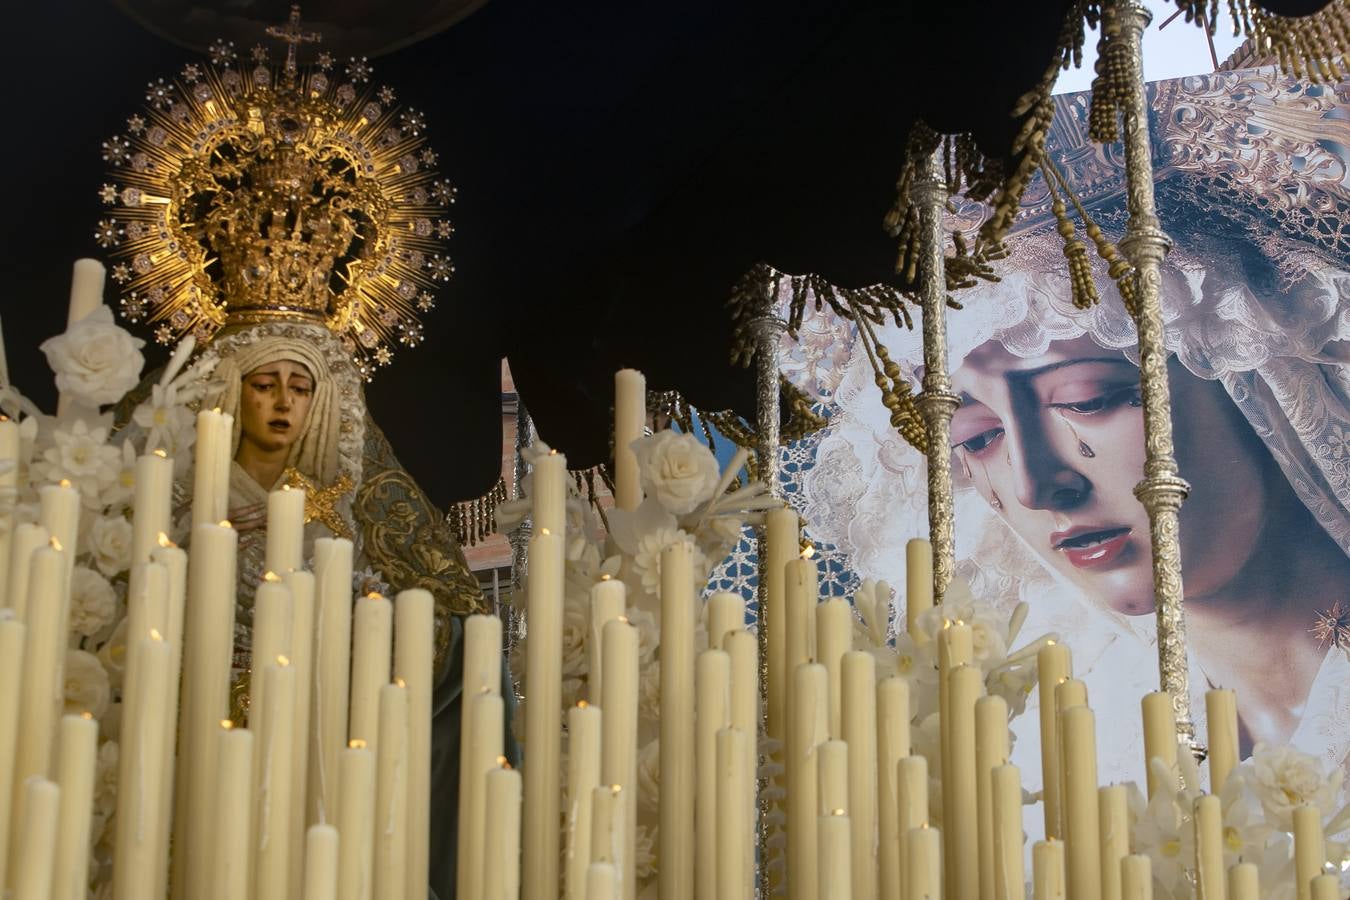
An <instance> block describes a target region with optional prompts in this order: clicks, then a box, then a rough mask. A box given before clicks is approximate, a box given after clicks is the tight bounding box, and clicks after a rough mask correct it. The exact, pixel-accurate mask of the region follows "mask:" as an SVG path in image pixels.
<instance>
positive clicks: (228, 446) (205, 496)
mask: <svg viewBox="0 0 1350 900" xmlns="http://www.w3.org/2000/svg"><path fill="white" fill-rule="evenodd" d="M233 431H234V417H233V416H231V415H229V414H228V413H222V412H221V411H220V410H219V409H204V410H202V411H201V412H199V413H197V441H196V445H195V447H194V449H193V457H192V460H193V470H192V524H193V527H194V529H195V527H196V526H199V525H208V524H214V523H216V522H219V521H221V520H222V519H224V518H225V516H227V515H228V514H229V502H230V461H231V457H232V456H233V455H234V447H233V443H234V435H233Z"/></svg>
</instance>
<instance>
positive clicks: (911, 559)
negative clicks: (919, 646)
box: [905, 538, 933, 640]
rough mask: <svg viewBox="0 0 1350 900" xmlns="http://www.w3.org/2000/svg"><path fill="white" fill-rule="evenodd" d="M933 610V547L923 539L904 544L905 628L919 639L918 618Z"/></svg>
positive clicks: (920, 635)
mask: <svg viewBox="0 0 1350 900" xmlns="http://www.w3.org/2000/svg"><path fill="white" fill-rule="evenodd" d="M932 608H933V545H932V544H930V543H929V542H928V541H926V540H924V539H923V538H910V540H909V541H908V542H907V543H906V544H905V627H906V629H907V630H908V631H909V636H910V637H912V638H915V639H916V640H918V639H920V638H921V637H922V635H923V631H922V630H921V629H920V628H919V616H921V615H923V614H924V612H925V611H927V610H930V609H932Z"/></svg>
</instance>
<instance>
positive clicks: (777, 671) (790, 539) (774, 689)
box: [758, 508, 814, 890]
mask: <svg viewBox="0 0 1350 900" xmlns="http://www.w3.org/2000/svg"><path fill="white" fill-rule="evenodd" d="M800 528H801V526H800V520H799V519H798V518H797V513H796V511H794V510H793V509H791V508H785V509H771V510H769V511H768V512H767V513H765V514H764V544H766V545H767V546H762V547H761V552H762V553H763V554H764V565H763V566H762V567H761V568H760V573H761V575H760V577H761V578H763V579H764V593H763V595H762V598H761V601H760V602H761V603H763V607H762V608H761V610H760V616H759V624H758V627H760V628H763V629H765V630H766V632H767V635H766V638H767V640H768V656H769V659H768V666H769V671H768V675H769V683H768V685H767V690H768V697H767V700H768V704H769V708H768V709H767V710H765V716H766V723H765V724H766V730H767V731H768V735H769V737H770V738H773V739H774V740H778V741H781V740H783V739H784V736H785V735H786V733H787V718H786V716H787V703H788V700H787V695H788V694H787V691H788V682H789V681H790V680H791V679H792V677H793V674H792V673H793V672H795V671H796V670H795V669H790V668H788V665H787V620H786V588H785V583H784V579H785V577H786V568H785V567H786V566H787V564H788V562H789V561H790V560H794V559H796V558H797V554H798V546H797V545H798V535H799V532H800ZM813 890H814V888H813Z"/></svg>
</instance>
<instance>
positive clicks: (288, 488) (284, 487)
mask: <svg viewBox="0 0 1350 900" xmlns="http://www.w3.org/2000/svg"><path fill="white" fill-rule="evenodd" d="M281 489H282V490H283V491H289V490H290V489H291V486H290V485H289V484H283V485H282V486H281Z"/></svg>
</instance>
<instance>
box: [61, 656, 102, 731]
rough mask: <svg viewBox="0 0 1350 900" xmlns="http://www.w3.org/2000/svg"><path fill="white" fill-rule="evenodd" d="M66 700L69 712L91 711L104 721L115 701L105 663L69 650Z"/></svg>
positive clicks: (91, 713)
mask: <svg viewBox="0 0 1350 900" xmlns="http://www.w3.org/2000/svg"><path fill="white" fill-rule="evenodd" d="M65 698H66V712H67V713H76V714H78V713H82V712H87V713H89V714H90V715H92V716H93V717H94V718H95V719H98V718H101V717H102V716H103V714H104V713H105V712H107V709H108V701H109V700H110V699H111V698H112V686H111V685H109V684H108V673H107V672H106V671H104V669H103V663H101V662H99V661H98V657H96V656H95V655H94V654H92V653H86V652H85V651H83V650H67V651H66V679H65Z"/></svg>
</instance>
